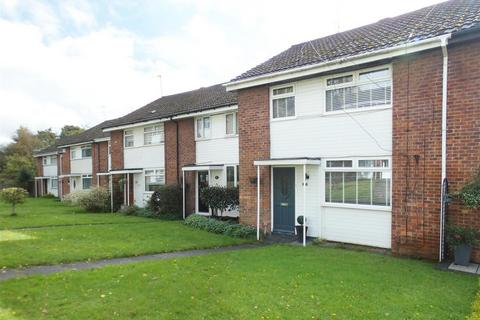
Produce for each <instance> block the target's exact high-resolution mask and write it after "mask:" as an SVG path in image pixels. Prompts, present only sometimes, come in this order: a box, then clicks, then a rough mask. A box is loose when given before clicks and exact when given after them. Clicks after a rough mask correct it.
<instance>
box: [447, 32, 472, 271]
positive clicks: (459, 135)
mask: <svg viewBox="0 0 480 320" xmlns="http://www.w3.org/2000/svg"><path fill="white" fill-rule="evenodd" d="M479 57H480V42H478V41H476V42H472V43H469V44H464V45H459V46H454V47H452V48H449V73H448V127H447V178H448V180H449V186H450V191H457V190H459V189H460V188H461V187H462V186H463V185H464V184H465V183H467V182H468V181H469V180H470V179H471V178H472V177H473V176H475V175H476V174H477V173H478V171H479V169H480V59H479ZM447 222H448V223H452V224H456V225H462V226H472V227H475V228H477V229H480V210H471V209H467V208H465V207H463V206H462V205H461V203H459V202H458V201H455V202H454V203H453V204H452V205H451V206H450V207H449V211H448V214H447ZM473 258H474V260H475V261H476V262H480V247H478V246H477V248H476V250H474V252H473Z"/></svg>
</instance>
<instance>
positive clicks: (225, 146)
mask: <svg viewBox="0 0 480 320" xmlns="http://www.w3.org/2000/svg"><path fill="white" fill-rule="evenodd" d="M226 114H227V113H221V114H215V115H210V123H211V137H210V138H208V139H196V163H197V164H207V163H209V164H225V163H235V164H238V135H233V136H227V135H226V134H225V115H226ZM195 123H196V122H195Z"/></svg>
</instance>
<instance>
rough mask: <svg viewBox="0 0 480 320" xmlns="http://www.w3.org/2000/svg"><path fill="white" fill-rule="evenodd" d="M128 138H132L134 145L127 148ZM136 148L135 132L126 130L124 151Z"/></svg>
mask: <svg viewBox="0 0 480 320" xmlns="http://www.w3.org/2000/svg"><path fill="white" fill-rule="evenodd" d="M127 132H131V133H128V134H127ZM127 137H128V138H130V137H131V138H132V145H131V146H127ZM134 147H135V132H134V130H133V129H125V130H123V148H124V149H129V148H134Z"/></svg>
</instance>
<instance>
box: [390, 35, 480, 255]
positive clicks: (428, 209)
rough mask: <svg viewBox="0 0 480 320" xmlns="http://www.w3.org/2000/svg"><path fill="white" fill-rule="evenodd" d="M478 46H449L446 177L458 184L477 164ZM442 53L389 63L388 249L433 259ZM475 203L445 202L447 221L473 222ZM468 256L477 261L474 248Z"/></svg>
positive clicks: (436, 244) (436, 242) (438, 190)
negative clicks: (390, 179) (468, 205)
mask: <svg viewBox="0 0 480 320" xmlns="http://www.w3.org/2000/svg"><path fill="white" fill-rule="evenodd" d="M479 54H480V45H479V44H478V42H476V43H470V44H462V45H457V46H453V47H450V48H449V74H448V122H447V127H448V133H447V178H448V179H449V182H450V191H455V190H458V189H459V188H460V187H461V186H462V185H463V184H464V183H465V182H466V181H468V179H469V178H470V177H472V176H473V175H474V174H475V172H476V170H478V168H479V164H480V151H479V148H478V146H479V142H480V108H479V102H478V101H480V92H479V88H480V61H479V59H478V56H479ZM442 62H443V61H442V53H441V51H440V50H435V51H431V52H427V53H422V54H418V55H411V56H409V57H405V58H402V59H399V60H397V61H395V62H394V63H393V163H392V164H393V190H392V192H393V201H392V251H393V253H394V254H398V255H408V256H418V257H423V258H428V259H438V251H439V237H440V228H439V224H440V197H441V188H440V184H441V116H442ZM478 214H479V210H468V209H465V208H463V207H462V206H461V205H460V204H459V203H457V202H454V203H453V204H452V205H450V208H449V211H448V214H447V221H448V222H450V223H454V224H460V225H466V226H475V227H477V228H480V219H478ZM478 249H479V248H477V250H475V252H474V260H476V261H480V250H478Z"/></svg>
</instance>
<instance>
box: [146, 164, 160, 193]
mask: <svg viewBox="0 0 480 320" xmlns="http://www.w3.org/2000/svg"><path fill="white" fill-rule="evenodd" d="M164 184H165V170H164V169H152V170H145V191H157V190H159V189H160V187H161V186H162V185H164Z"/></svg>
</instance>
